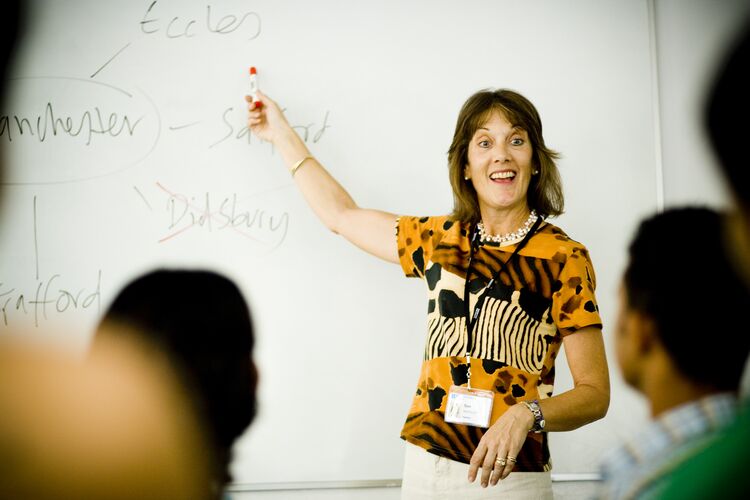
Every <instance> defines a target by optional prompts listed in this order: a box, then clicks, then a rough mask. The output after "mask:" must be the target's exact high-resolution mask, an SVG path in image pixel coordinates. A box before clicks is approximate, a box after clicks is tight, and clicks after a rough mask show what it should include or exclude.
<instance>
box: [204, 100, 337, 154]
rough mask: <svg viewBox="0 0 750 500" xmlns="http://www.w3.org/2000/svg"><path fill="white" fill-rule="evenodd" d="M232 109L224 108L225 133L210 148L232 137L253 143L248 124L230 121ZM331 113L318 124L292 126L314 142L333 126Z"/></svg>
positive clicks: (305, 138) (327, 113) (222, 117)
mask: <svg viewBox="0 0 750 500" xmlns="http://www.w3.org/2000/svg"><path fill="white" fill-rule="evenodd" d="M232 111H234V108H233V107H229V108H227V109H225V110H224V113H222V115H221V121H222V122H223V123H224V129H225V132H224V135H223V136H222V137H221V138H220V139H219V140H217V141H216V142H214V143H212V144H211V145H210V146H208V147H209V149H211V148H213V147H215V146H218V145H219V144H221V143H222V142H224V141H226V140H228V139H232V138H234V139H242V138H243V137H244V138H246V139H247V143H248V144H253V135H252V134H251V133H250V130H249V129H248V128H247V126H246V125H244V124H242V125H238V126H236V125H235V124H233V123H232V122H231V121H230V119H229V118H230V114H231V113H232ZM282 111H286V109H282ZM329 115H330V111H326V113H325V116H324V117H323V123H322V124H316V123H315V122H312V123H307V124H305V125H292V128H293V129H295V130H296V131H297V133H298V134H299V135H300V137H302V140H303V141H305V142H309V141H310V140H312V142H313V143H317V142H318V141H320V140H321V139H322V138H323V135H324V134H325V131H326V130H328V129H329V128H331V126H330V125H329V124H328V117H329ZM235 126H236V128H235ZM258 142H261V141H258Z"/></svg>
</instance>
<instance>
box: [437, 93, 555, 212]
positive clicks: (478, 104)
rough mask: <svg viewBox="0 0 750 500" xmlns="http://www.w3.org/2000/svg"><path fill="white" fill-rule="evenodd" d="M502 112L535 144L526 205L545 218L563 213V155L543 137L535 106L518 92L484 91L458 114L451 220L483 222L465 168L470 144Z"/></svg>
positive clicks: (450, 157) (450, 171)
mask: <svg viewBox="0 0 750 500" xmlns="http://www.w3.org/2000/svg"><path fill="white" fill-rule="evenodd" d="M495 111H500V112H501V113H502V114H503V115H504V116H505V117H506V118H507V120H508V121H509V122H510V123H511V124H512V125H513V126H514V127H520V128H522V129H523V130H525V131H526V133H527V134H528V136H529V140H530V141H531V147H532V156H531V165H532V170H538V171H539V173H538V174H536V175H532V177H531V182H530V183H529V189H528V191H527V193H526V201H527V203H528V205H529V208H530V209H533V210H536V213H538V214H539V215H541V216H543V217H551V216H557V215H560V214H562V213H563V209H564V205H565V200H564V198H563V190H562V181H561V180H560V173H559V171H558V169H557V164H556V163H555V160H557V159H558V158H560V153H558V152H557V151H554V150H552V149H549V148H548V147H547V146H546V145H545V144H544V137H543V136H542V120H541V119H540V118H539V112H538V111H537V110H536V108H535V107H534V105H533V104H532V103H531V101H529V100H528V99H526V98H525V97H524V96H522V95H521V94H519V93H518V92H514V91H512V90H508V89H497V90H489V89H486V90H480V91H479V92H477V93H475V94H474V95H472V96H471V97H469V98H468V99H467V100H466V102H465V103H464V105H463V107H462V108H461V111H460V112H459V114H458V120H457V122H456V131H455V132H454V134H453V142H452V143H451V147H450V149H449V150H448V175H449V176H450V182H451V187H452V188H453V200H454V206H453V213H452V214H451V217H452V218H454V219H456V220H460V221H465V222H478V221H479V220H481V214H480V213H479V201H478V200H477V192H476V190H475V189H474V186H473V185H472V183H471V182H467V181H466V180H464V168H465V167H466V165H468V163H469V157H468V152H469V142H470V141H471V138H472V137H473V136H474V133H475V132H476V131H477V129H478V128H479V127H481V126H482V125H484V124H485V123H486V122H487V120H488V119H489V118H490V115H491V114H492V113H493V112H495Z"/></svg>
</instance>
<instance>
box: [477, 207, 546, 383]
mask: <svg viewBox="0 0 750 500" xmlns="http://www.w3.org/2000/svg"><path fill="white" fill-rule="evenodd" d="M541 223H542V218H541V217H539V218H537V220H536V221H535V222H534V225H533V226H531V229H529V232H528V233H526V236H524V238H523V240H521V242H520V243H518V245H516V248H515V250H513V253H512V254H510V257H508V260H506V261H505V262H503V261H500V269H498V270H497V272H495V275H494V276H492V279H490V282H489V283H487V287H486V288H485V289H484V292H482V295H480V296H479V297H478V298H477V303H476V305H474V312H473V314H472V313H470V310H469V308H470V305H469V299H470V298H471V293H470V292H469V280H470V279H471V264H472V261H473V260H474V252H475V249H476V247H477V234H478V231H477V227H476V225H475V226H474V230H473V231H472V236H471V245H470V247H471V248H470V250H469V265H468V266H467V268H466V281H465V282H464V309H465V311H466V312H465V314H466V334H467V338H466V364H467V366H468V368H467V373H466V379H467V385H468V387H469V389H471V351H472V349H473V348H474V327H475V326H476V324H477V320H478V319H479V314H480V313H481V312H482V306H483V305H484V301H485V299H486V298H487V294H488V293H489V291H490V289H492V287H493V286H494V285H495V283H496V282H497V281H498V280H499V279H500V273H501V272H502V271H504V270H506V269H507V267H508V265H510V263H511V261H512V260H513V259H514V258H515V257H516V255H518V252H520V251H521V249H522V248H523V247H525V246H526V243H528V242H529V240H530V239H531V237H532V236H533V235H534V233H535V232H536V230H537V229H538V228H539V225H540V224H541Z"/></svg>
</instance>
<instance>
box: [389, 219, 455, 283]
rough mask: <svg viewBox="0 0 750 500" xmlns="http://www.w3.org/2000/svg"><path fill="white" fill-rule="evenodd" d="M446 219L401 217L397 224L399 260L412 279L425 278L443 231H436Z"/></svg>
mask: <svg viewBox="0 0 750 500" xmlns="http://www.w3.org/2000/svg"><path fill="white" fill-rule="evenodd" d="M444 222H445V217H411V216H401V217H399V218H398V221H397V222H396V241H397V245H398V258H399V262H400V263H401V268H402V269H403V270H404V274H406V276H407V277H410V278H414V277H416V278H422V277H424V272H425V265H426V263H427V262H428V261H429V260H430V257H431V256H432V252H433V250H434V249H435V246H436V245H437V242H436V240H437V239H438V238H439V237H440V235H442V231H436V230H435V228H436V227H440V226H442V225H443V223H444Z"/></svg>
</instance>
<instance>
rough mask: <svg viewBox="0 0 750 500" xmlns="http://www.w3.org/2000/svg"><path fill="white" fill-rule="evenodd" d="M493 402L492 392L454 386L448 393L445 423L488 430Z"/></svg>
mask: <svg viewBox="0 0 750 500" xmlns="http://www.w3.org/2000/svg"><path fill="white" fill-rule="evenodd" d="M493 401H494V395H493V393H492V391H485V390H482V389H469V388H468V387H461V386H457V385H454V386H452V387H451V389H450V391H449V392H448V405H447V407H446V408H445V421H446V422H449V423H451V424H464V425H473V426H474V427H483V428H487V427H489V425H490V415H492V403H493Z"/></svg>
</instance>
